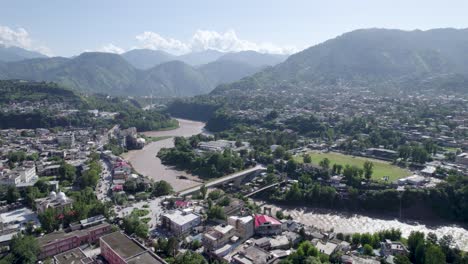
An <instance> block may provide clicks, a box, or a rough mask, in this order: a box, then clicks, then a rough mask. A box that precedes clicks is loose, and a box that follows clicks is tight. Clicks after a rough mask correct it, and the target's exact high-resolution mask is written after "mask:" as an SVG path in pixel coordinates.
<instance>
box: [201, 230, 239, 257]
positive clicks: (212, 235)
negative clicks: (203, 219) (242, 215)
mask: <svg viewBox="0 0 468 264" xmlns="http://www.w3.org/2000/svg"><path fill="white" fill-rule="evenodd" d="M235 233H236V230H235V228H234V227H233V226H232V225H225V224H222V225H217V226H215V227H213V228H210V229H209V230H208V231H207V232H205V233H204V234H203V238H202V245H203V247H204V249H205V252H207V253H211V252H213V251H215V250H216V249H219V248H221V247H223V246H225V245H226V244H227V243H228V242H229V241H230V239H231V238H232V237H233V236H234V235H235Z"/></svg>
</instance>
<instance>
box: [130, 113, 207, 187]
mask: <svg viewBox="0 0 468 264" xmlns="http://www.w3.org/2000/svg"><path fill="white" fill-rule="evenodd" d="M177 121H178V122H179V126H178V128H176V129H173V130H161V131H147V132H143V134H144V135H145V136H148V137H155V138H164V139H161V140H158V141H154V142H151V143H149V144H147V145H146V146H145V147H144V148H143V149H139V150H132V151H129V152H127V153H125V154H123V155H122V157H123V158H124V159H125V160H127V161H128V162H130V164H131V165H132V167H133V168H134V169H135V170H136V171H137V172H138V173H140V174H142V175H144V176H147V177H149V178H150V179H153V180H154V181H160V180H164V181H167V182H168V183H169V184H171V185H172V188H174V191H176V192H178V191H180V190H184V189H187V188H190V187H193V186H196V185H199V184H200V182H203V180H201V179H200V178H199V177H197V176H194V175H192V174H190V173H187V172H184V171H180V170H177V169H175V168H173V167H171V166H166V165H164V164H162V162H161V160H160V159H159V158H158V157H157V154H158V152H159V151H160V150H161V149H162V148H172V147H174V137H190V136H193V135H197V134H200V133H206V130H205V129H204V127H205V123H203V122H198V121H191V120H185V119H177Z"/></svg>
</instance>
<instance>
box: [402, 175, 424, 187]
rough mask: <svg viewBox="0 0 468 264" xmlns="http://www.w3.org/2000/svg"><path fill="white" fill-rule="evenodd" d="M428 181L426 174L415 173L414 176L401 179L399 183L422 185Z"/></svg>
mask: <svg viewBox="0 0 468 264" xmlns="http://www.w3.org/2000/svg"><path fill="white" fill-rule="evenodd" d="M427 182H428V180H427V179H426V178H425V177H424V176H421V175H417V174H414V175H412V176H408V177H406V178H402V179H399V180H398V185H412V186H416V187H421V186H423V185H424V184H425V183H427Z"/></svg>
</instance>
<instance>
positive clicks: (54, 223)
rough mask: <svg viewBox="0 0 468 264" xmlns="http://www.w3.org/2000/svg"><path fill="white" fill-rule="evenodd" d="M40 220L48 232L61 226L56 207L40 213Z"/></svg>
mask: <svg viewBox="0 0 468 264" xmlns="http://www.w3.org/2000/svg"><path fill="white" fill-rule="evenodd" d="M38 218H39V222H40V223H41V227H42V228H43V229H44V230H45V231H46V232H47V233H50V232H53V231H55V230H57V229H58V228H59V226H60V222H59V221H58V219H57V215H56V212H55V209H54V208H47V209H46V210H45V211H44V212H43V213H42V214H39V217H38Z"/></svg>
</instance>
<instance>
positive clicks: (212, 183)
mask: <svg viewBox="0 0 468 264" xmlns="http://www.w3.org/2000/svg"><path fill="white" fill-rule="evenodd" d="M259 170H266V168H265V167H264V166H263V165H257V166H255V167H252V168H250V169H246V170H243V171H239V172H236V173H233V174H231V175H227V176H224V177H222V178H219V179H215V180H213V181H210V182H207V183H204V185H205V186H206V187H207V188H209V187H214V186H217V185H220V184H222V183H225V182H230V181H232V180H235V179H237V178H239V177H243V176H244V175H246V174H250V173H252V172H255V171H259ZM202 185H203V184H202V183H201V184H199V185H197V186H194V187H191V188H189V189H185V190H183V191H181V192H179V196H184V195H188V194H192V193H194V192H197V191H199V190H200V186H202Z"/></svg>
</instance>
